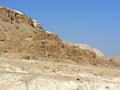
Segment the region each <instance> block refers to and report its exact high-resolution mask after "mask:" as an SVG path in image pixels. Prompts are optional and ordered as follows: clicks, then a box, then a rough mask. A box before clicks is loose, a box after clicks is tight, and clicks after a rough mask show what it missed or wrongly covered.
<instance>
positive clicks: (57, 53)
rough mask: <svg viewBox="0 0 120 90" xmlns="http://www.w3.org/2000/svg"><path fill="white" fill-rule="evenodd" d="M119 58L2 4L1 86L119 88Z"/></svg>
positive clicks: (19, 89)
mask: <svg viewBox="0 0 120 90" xmlns="http://www.w3.org/2000/svg"><path fill="white" fill-rule="evenodd" d="M119 67H120V58H119V57H105V56H104V54H103V53H102V52H101V51H100V50H98V49H94V48H92V47H90V46H88V45H85V44H72V43H68V42H65V41H63V40H61V39H60V38H59V37H58V36H57V35H56V34H54V33H51V32H48V31H46V30H44V29H43V27H42V26H41V24H40V23H39V22H37V21H36V20H33V19H32V18H30V17H29V16H27V15H25V14H23V13H21V12H19V11H16V10H12V9H9V8H5V7H0V90H119V89H120V71H119Z"/></svg>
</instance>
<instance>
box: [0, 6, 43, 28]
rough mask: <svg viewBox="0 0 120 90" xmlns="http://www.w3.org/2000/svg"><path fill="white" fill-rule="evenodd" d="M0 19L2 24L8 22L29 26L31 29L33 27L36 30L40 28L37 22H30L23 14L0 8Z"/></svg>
mask: <svg viewBox="0 0 120 90" xmlns="http://www.w3.org/2000/svg"><path fill="white" fill-rule="evenodd" d="M0 19H1V20H2V21H4V22H9V23H11V24H13V23H26V24H29V25H31V26H32V27H35V28H36V29H37V28H39V29H40V28H42V27H41V25H40V24H39V23H38V22H37V21H34V20H32V19H31V18H30V17H28V16H26V15H25V14H23V13H21V12H19V11H16V10H11V9H9V8H5V7H1V8H0Z"/></svg>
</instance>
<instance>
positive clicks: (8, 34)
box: [0, 7, 96, 63]
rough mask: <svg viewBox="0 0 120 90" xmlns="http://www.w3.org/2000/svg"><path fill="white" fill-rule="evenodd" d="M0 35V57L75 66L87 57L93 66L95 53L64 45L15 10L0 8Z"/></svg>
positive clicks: (36, 23)
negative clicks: (52, 60) (15, 56)
mask: <svg viewBox="0 0 120 90" xmlns="http://www.w3.org/2000/svg"><path fill="white" fill-rule="evenodd" d="M0 32H1V33H0V40H1V41H0V50H1V51H0V52H1V56H7V55H8V56H7V57H9V56H10V57H11V55H12V54H11V53H29V56H25V57H29V58H32V59H37V58H39V57H41V56H42V57H52V58H62V59H71V60H74V61H75V62H78V63H81V62H82V63H83V62H84V60H85V61H86V59H87V58H89V60H92V59H93V61H92V62H94V63H95V60H94V59H95V58H96V55H95V52H93V51H90V50H89V51H88V50H83V49H81V48H79V47H78V46H74V45H69V44H65V43H64V42H63V41H62V40H61V39H60V38H59V37H58V36H57V35H56V34H54V33H50V32H48V31H45V30H43V29H42V27H41V25H40V24H39V23H38V22H37V21H36V20H32V19H31V18H30V17H28V16H26V15H25V14H23V13H21V12H19V11H16V10H11V9H8V8H4V7H1V8H0ZM6 53H8V54H6ZM3 54H5V55H3ZM21 58H23V57H21ZM88 63H89V61H88Z"/></svg>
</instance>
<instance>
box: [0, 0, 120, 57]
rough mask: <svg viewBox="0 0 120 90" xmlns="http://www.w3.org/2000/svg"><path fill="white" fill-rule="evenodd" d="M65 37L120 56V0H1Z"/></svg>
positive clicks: (1, 2)
mask: <svg viewBox="0 0 120 90" xmlns="http://www.w3.org/2000/svg"><path fill="white" fill-rule="evenodd" d="M0 6H5V7H8V8H11V9H15V10H19V11H21V12H23V13H25V14H26V15H28V16H30V17H32V18H33V19H35V20H37V21H39V22H40V23H41V24H42V26H43V28H44V29H45V30H48V31H50V32H54V33H56V34H57V35H58V36H59V37H60V38H61V39H63V40H65V41H68V42H72V43H83V44H87V45H89V46H91V47H94V48H97V49H100V50H101V51H102V52H103V53H104V54H105V55H106V56H120V40H119V39H120V0H0Z"/></svg>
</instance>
